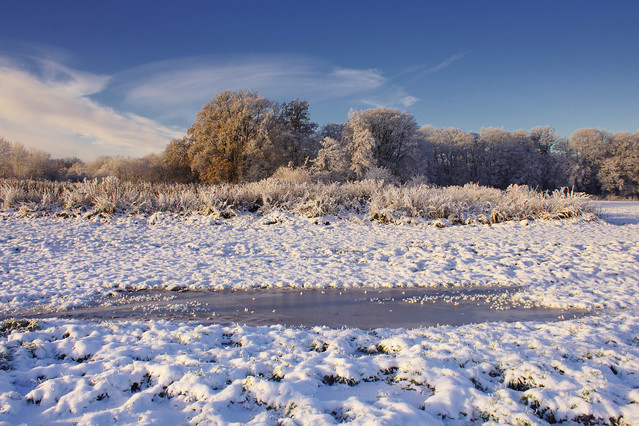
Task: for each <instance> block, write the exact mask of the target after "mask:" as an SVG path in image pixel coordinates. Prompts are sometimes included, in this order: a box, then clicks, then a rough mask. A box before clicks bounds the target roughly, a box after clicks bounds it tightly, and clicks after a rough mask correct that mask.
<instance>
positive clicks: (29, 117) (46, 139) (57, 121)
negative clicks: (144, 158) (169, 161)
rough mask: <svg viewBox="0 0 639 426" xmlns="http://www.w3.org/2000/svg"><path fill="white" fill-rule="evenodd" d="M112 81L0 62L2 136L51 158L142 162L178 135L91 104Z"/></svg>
mask: <svg viewBox="0 0 639 426" xmlns="http://www.w3.org/2000/svg"><path fill="white" fill-rule="evenodd" d="M109 81H110V77H108V76H104V75H97V74H92V73H87V72H80V71H76V70H72V69H70V68H67V67H65V66H63V65H61V64H58V63H55V62H52V61H49V60H45V59H35V58H28V60H25V58H22V60H16V59H15V58H9V57H0V136H2V137H5V138H7V139H9V140H13V141H20V142H23V143H25V144H27V145H29V146H33V147H35V148H38V149H42V150H45V151H47V152H50V153H52V154H53V155H54V156H59V157H65V156H78V157H80V158H83V159H90V158H93V157H95V156H96V155H100V154H110V155H113V154H118V155H127V156H140V155H145V154H149V153H153V152H157V151H160V150H162V149H163V147H164V146H165V145H166V143H167V142H168V141H169V140H170V139H171V138H173V137H179V136H180V135H181V134H182V132H180V131H177V130H176V129H173V128H169V127H167V126H164V125H162V124H160V123H158V122H156V121H153V120H150V119H148V118H145V117H142V116H140V115H137V114H133V113H123V112H118V111H115V110H113V109H112V108H109V107H107V106H104V105H102V104H100V103H98V102H96V101H94V100H92V99H91V98H90V96H91V95H94V94H96V93H100V92H102V91H103V90H104V89H105V88H106V87H107V85H108V83H109Z"/></svg>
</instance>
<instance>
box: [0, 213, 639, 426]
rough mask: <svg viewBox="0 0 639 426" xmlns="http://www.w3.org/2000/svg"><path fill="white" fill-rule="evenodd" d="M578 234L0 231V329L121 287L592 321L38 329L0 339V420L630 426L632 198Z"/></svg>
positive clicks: (115, 225)
mask: <svg viewBox="0 0 639 426" xmlns="http://www.w3.org/2000/svg"><path fill="white" fill-rule="evenodd" d="M601 209H602V211H601V216H600V218H599V219H596V220H589V219H587V218H575V219H569V220H561V221H528V222H505V223H501V224H496V225H492V226H489V225H480V226H449V227H445V228H437V227H433V226H426V225H381V224H378V223H368V222H366V223H354V222H350V221H346V220H331V221H328V222H330V224H328V225H326V224H324V223H323V222H322V224H319V225H318V224H315V223H314V222H313V221H309V220H306V219H302V218H299V217H296V216H292V215H287V214H283V213H282V214H279V215H278V217H277V220H275V221H274V220H271V219H273V218H265V219H264V220H258V219H256V218H255V217H253V216H250V215H246V216H243V215H240V216H238V217H235V218H232V219H229V220H227V221H219V222H215V223H206V222H205V221H192V222H189V221H182V222H177V221H172V220H164V221H162V220H160V221H154V222H153V223H150V222H149V221H148V220H145V219H144V218H135V217H130V218H124V217H122V218H116V219H113V220H111V221H110V222H98V221H87V220H80V219H54V218H37V219H25V218H20V217H16V216H15V215H5V216H3V217H2V218H0V256H1V257H0V283H1V284H0V315H1V316H3V317H10V316H15V315H18V314H19V313H21V312H24V311H25V310H28V309H32V308H33V307H35V306H38V307H39V308H48V309H57V308H70V307H74V306H81V305H83V304H86V303H90V302H92V301H95V300H97V299H98V298H101V297H104V296H108V295H110V294H113V292H115V291H119V290H129V289H176V288H191V289H206V288H253V287H255V288H262V287H263V291H265V292H268V291H269V287H301V288H326V287H362V286H366V287H388V286H404V287H408V286H411V287H412V286H441V285H466V286H468V285H480V286H487V285H490V286H513V285H518V286H522V290H520V291H519V292H517V293H516V294H515V295H514V296H513V298H514V299H515V300H519V301H520V302H522V303H533V304H536V305H543V306H549V307H557V308H568V307H571V308H582V309H589V310H591V311H593V313H594V315H591V316H588V317H584V318H581V319H573V320H567V321H559V322H552V323H543V322H536V321H533V322H516V323H497V322H491V323H483V324H471V325H464V326H440V327H431V328H415V329H392V328H386V327H385V324H383V323H381V322H380V324H379V328H377V329H374V330H360V329H334V328H333V329H331V328H322V327H315V328H292V327H285V326H279V325H275V326H261V327H251V326H243V325H230V326H229V325H215V324H213V325H198V324H195V323H188V322H169V321H159V320H155V321H139V322H101V323H99V322H91V321H79V320H63V319H48V320H42V321H41V322H40V326H41V329H39V330H22V329H21V328H20V326H19V325H18V326H17V328H18V330H15V331H13V332H7V333H5V334H4V335H3V336H2V337H1V338H0V422H6V423H8V424H15V423H28V424H34V423H35V424H39V423H51V422H64V423H72V422H77V423H81V424H109V423H112V422H115V421H117V422H120V423H125V424H126V423H147V424H150V423H163V424H178V423H184V422H190V423H198V422H200V423H201V422H204V423H215V422H220V423H233V422H238V423H250V422H252V423H255V424H277V423H278V422H281V423H283V424H294V423H308V424H317V423H335V422H343V421H354V422H357V423H366V422H370V423H393V424H400V423H406V424H407V423H413V424H414V423H422V424H425V423H427V424H437V423H450V424H467V423H474V422H477V423H480V422H484V421H496V422H503V423H508V424H517V423H520V424H526V423H532V424H536V423H543V422H557V421H564V420H566V421H568V422H577V423H586V424H588V423H589V424H592V423H596V422H600V423H614V422H619V423H621V422H623V421H625V422H627V423H629V424H633V423H637V422H639V390H638V389H639V326H638V325H637V324H639V297H638V291H639V203H616V204H612V203H610V204H602V207H601Z"/></svg>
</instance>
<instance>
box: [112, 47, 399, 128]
mask: <svg viewBox="0 0 639 426" xmlns="http://www.w3.org/2000/svg"><path fill="white" fill-rule="evenodd" d="M386 82H387V79H386V77H384V76H383V74H382V73H381V72H380V71H378V70H375V69H352V68H343V67H337V66H331V65H327V64H324V63H322V62H321V61H317V60H314V59H311V58H306V57H294V56H286V55H272V56H269V57H264V56H252V57H235V58H233V57H229V58H214V57H196V58H184V59H180V60H174V61H168V62H160V63H154V64H148V65H145V66H143V67H140V68H137V69H135V70H130V71H127V72H124V73H122V74H120V75H116V76H115V81H114V83H113V89H114V90H116V91H119V92H120V93H121V96H122V98H123V102H124V103H123V105H128V106H131V107H134V108H140V109H144V110H148V111H149V112H150V113H151V114H152V115H153V116H157V117H163V118H165V119H170V118H179V117H180V116H186V118H188V119H190V120H192V119H193V117H194V116H195V113H196V112H197V111H199V109H200V108H201V107H202V105H204V104H205V103H206V102H208V101H210V100H211V99H212V98H213V96H214V95H215V93H218V92H221V91H224V90H237V89H240V88H242V89H250V90H257V91H258V92H259V93H260V94H261V95H262V96H265V97H267V98H269V99H275V100H280V101H285V100H291V99H294V98H298V97H299V98H302V99H306V100H308V101H309V102H311V103H313V102H323V101H327V100H334V99H340V98H346V97H349V96H354V95H358V94H362V93H369V92H371V91H375V90H377V89H380V88H382V87H384V85H385V84H386Z"/></svg>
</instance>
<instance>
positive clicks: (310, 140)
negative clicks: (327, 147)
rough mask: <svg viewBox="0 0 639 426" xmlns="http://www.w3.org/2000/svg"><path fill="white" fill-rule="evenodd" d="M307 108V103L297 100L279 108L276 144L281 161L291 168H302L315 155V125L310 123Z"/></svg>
mask: <svg viewBox="0 0 639 426" xmlns="http://www.w3.org/2000/svg"><path fill="white" fill-rule="evenodd" d="M308 108H309V107H308V102H306V101H300V100H299V99H295V100H294V101H291V102H289V103H284V104H283V105H282V107H281V113H280V114H281V115H280V126H281V129H280V130H281V131H280V134H279V135H278V138H277V144H278V148H279V150H281V152H282V153H283V161H285V162H286V163H287V164H289V165H290V166H292V167H299V166H302V165H303V164H304V163H305V162H306V161H308V160H309V159H311V158H314V157H315V156H316V155H317V141H316V139H315V129H317V124H316V123H313V122H312V121H311V118H310V114H309V110H308Z"/></svg>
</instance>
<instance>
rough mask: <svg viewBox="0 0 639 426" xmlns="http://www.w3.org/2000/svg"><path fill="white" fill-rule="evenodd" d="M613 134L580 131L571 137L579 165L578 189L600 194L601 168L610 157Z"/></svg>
mask: <svg viewBox="0 0 639 426" xmlns="http://www.w3.org/2000/svg"><path fill="white" fill-rule="evenodd" d="M610 139H611V134H610V133H608V132H606V131H604V130H600V129H579V130H576V131H575V132H574V133H573V134H572V136H570V144H569V147H570V149H571V151H572V153H573V155H574V158H575V160H576V162H577V164H578V165H579V174H578V175H579V179H578V180H577V182H576V186H577V189H579V190H581V191H586V192H588V193H590V194H599V193H600V192H601V184H600V182H599V180H598V177H597V176H598V174H599V168H600V167H601V164H602V162H603V160H604V159H605V158H606V157H607V156H608V148H609V142H610Z"/></svg>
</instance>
